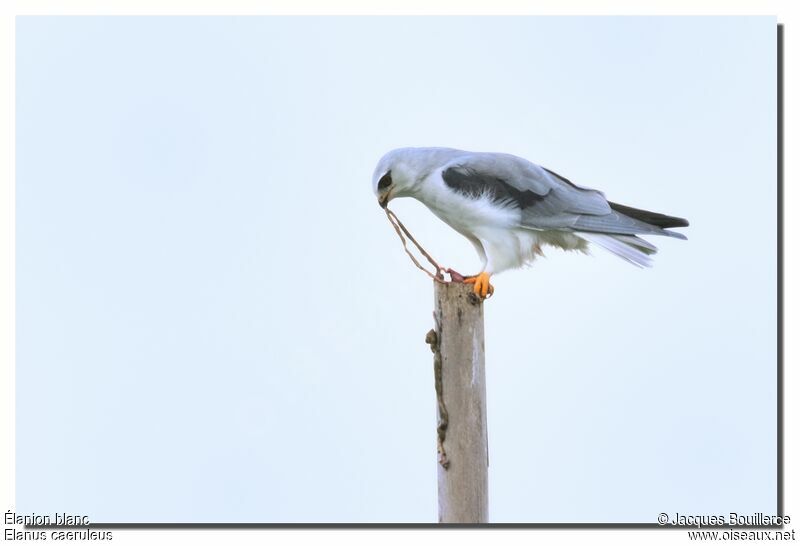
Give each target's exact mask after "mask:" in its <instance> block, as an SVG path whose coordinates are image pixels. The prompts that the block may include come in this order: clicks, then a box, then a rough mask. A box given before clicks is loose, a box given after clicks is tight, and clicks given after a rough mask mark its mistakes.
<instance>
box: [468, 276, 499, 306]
mask: <svg viewBox="0 0 800 546" xmlns="http://www.w3.org/2000/svg"><path fill="white" fill-rule="evenodd" d="M490 277H491V275H489V274H488V273H486V272H485V271H484V272H483V273H479V274H478V275H476V276H474V277H467V278H466V279H464V282H465V283H466V284H474V285H475V286H474V287H473V288H472V291H473V292H474V293H475V294H476V295H477V296H480V298H481V299H486V298H487V297H488V296H491V295H492V294H494V286H492V285H491V284H489V278H490Z"/></svg>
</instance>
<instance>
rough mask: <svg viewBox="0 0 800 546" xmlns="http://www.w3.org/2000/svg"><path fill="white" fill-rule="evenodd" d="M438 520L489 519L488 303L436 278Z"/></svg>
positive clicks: (466, 288)
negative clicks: (485, 331)
mask: <svg viewBox="0 0 800 546" xmlns="http://www.w3.org/2000/svg"><path fill="white" fill-rule="evenodd" d="M433 285H434V297H435V310H434V319H435V322H436V328H435V330H432V331H431V332H429V334H428V338H427V339H426V341H428V343H429V344H430V345H431V350H432V351H433V353H434V372H435V375H436V395H437V403H438V404H437V414H438V417H439V423H438V427H437V442H438V448H439V465H438V472H439V522H440V523H487V522H488V511H489V510H488V466H489V453H488V450H489V448H488V442H487V433H486V370H485V362H484V341H483V303H482V302H481V301H480V299H479V298H477V297H476V296H475V295H474V294H473V292H472V286H470V285H465V284H461V283H449V284H442V283H439V282H434V283H433Z"/></svg>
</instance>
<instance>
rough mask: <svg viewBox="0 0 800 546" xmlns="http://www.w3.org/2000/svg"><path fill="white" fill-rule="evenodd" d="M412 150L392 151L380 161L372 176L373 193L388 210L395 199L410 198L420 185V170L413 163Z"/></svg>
mask: <svg viewBox="0 0 800 546" xmlns="http://www.w3.org/2000/svg"><path fill="white" fill-rule="evenodd" d="M413 159H414V158H413V154H412V153H411V149H408V148H401V149H398V150H392V151H391V152H389V153H387V154H386V155H385V156H383V157H382V158H381V160H380V161H378V166H377V167H375V172H374V173H373V175H372V191H373V192H375V197H377V198H378V204H379V205H380V206H381V207H383V208H386V206H387V205H388V204H389V201H391V200H392V199H394V198H395V197H409V196H412V195H413V194H414V188H415V187H416V186H417V185H418V184H419V182H420V177H419V168H418V166H417V165H416V162H415V161H413Z"/></svg>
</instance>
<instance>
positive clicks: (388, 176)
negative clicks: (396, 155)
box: [378, 171, 392, 190]
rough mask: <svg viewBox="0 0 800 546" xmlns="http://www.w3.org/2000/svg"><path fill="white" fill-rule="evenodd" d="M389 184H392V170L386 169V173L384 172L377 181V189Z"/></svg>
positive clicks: (384, 187)
mask: <svg viewBox="0 0 800 546" xmlns="http://www.w3.org/2000/svg"><path fill="white" fill-rule="evenodd" d="M391 185H392V171H387V173H386V174H384V175H383V176H382V177H381V179H380V181H379V182H378V189H379V190H385V189H386V188H388V187H389V186H391Z"/></svg>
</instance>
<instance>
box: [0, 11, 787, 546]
mask: <svg viewBox="0 0 800 546" xmlns="http://www.w3.org/2000/svg"><path fill="white" fill-rule="evenodd" d="M797 4H798V3H797V2H796V1H795V0H780V1H777V0H776V1H756V0H753V1H744V0H739V1H728V2H715V1H710V0H671V1H667V0H660V1H648V2H642V1H633V0H627V1H622V0H619V1H614V2H591V1H588V0H582V1H581V0H540V1H538V2H536V4H535V5H534V4H532V3H526V2H522V1H519V0H495V1H488V0H487V1H477V0H463V1H459V2H456V1H444V0H405V1H393V2H383V3H381V4H379V5H376V4H375V3H374V2H373V3H370V2H368V1H367V0H349V1H341V0H337V1H336V2H335V4H334V3H332V2H324V1H321V0H316V1H311V0H304V1H297V0H295V1H292V0H280V1H277V0H273V1H270V2H263V1H262V2H257V1H252V0H228V1H225V0H198V1H195V2H185V1H184V2H182V1H178V0H139V1H136V0H125V1H114V2H111V1H108V0H106V1H100V0H94V1H92V0H83V1H78V0H69V1H67V0H62V1H56V0H50V1H45V0H41V1H33V0H31V1H23V0H17V1H9V0H6V2H2V3H0V29H2V32H1V34H2V36H3V38H2V40H0V73H2V78H3V80H5V81H4V82H3V85H0V99H1V100H0V104H4V105H6V106H5V108H0V127H3V128H5V130H3V131H0V172H2V173H3V174H4V176H3V182H4V184H5V187H4V188H3V190H2V191H0V211H2V212H0V218H2V220H1V221H0V310H2V312H0V378H1V379H0V390H1V391H2V392H0V400H1V402H0V408H1V409H0V434H1V435H2V439H3V441H2V442H1V443H0V445H2V448H0V494H2V498H3V499H5V503H3V505H0V509H2V511H3V512H5V511H6V510H8V509H12V510H13V506H14V501H13V499H14V496H15V484H14V457H15V448H14V443H13V438H14V407H15V406H14V404H15V401H14V385H15V380H14V377H15V376H14V365H13V363H14V320H13V318H14V294H15V292H14V271H15V269H14V268H15V263H14V256H15V254H14V203H15V200H14V195H15V193H14V184H13V182H12V181H13V180H14V174H15V171H14V157H15V156H14V154H15V151H14V112H15V110H14V90H15V87H14V86H15V83H14V43H15V42H14V40H15V20H14V18H15V16H16V15H89V14H94V15H100V14H109V15H184V14H192V15H256V14H259V15H273V14H274V15H277V14H298V15H301V14H317V15H330V14H337V15H347V14H362V15H368V14H385V15H396V14H409V15H410V14H429V15H444V14H447V15H453V14H461V15H473V14H493V15H521V14H527V15H578V14H580V15H777V16H778V22H779V23H781V24H783V25H784V101H785V104H784V123H785V125H784V151H785V160H784V169H785V170H784V206H785V237H784V244H785V255H784V264H785V269H784V279H785V291H784V296H785V299H784V302H785V321H784V332H785V342H786V343H785V353H784V355H785V363H784V389H785V391H784V400H785V408H784V409H785V413H784V425H785V428H784V432H785V437H784V439H785V444H784V447H785V451H784V472H785V474H784V478H785V481H784V492H785V496H784V501H785V513H786V514H789V515H791V516H793V519H794V518H797V519H796V520H795V521H796V522H798V523H797V524H795V522H793V525H792V526H791V527H795V528H800V510H797V507H798V503H797V472H796V467H795V465H793V464H792V461H796V460H798V452H797V436H798V435H797V431H798V429H799V428H800V427H798V421H797V419H796V416H797V407H798V406H797V403H796V402H795V400H794V396H793V395H794V393H797V392H798V389H797V386H798V381H797V372H796V371H795V366H796V365H797V337H794V338H793V333H795V334H796V333H797V332H798V331H800V330H799V329H798V320H797V303H798V300H797V291H796V289H795V284H794V283H793V282H792V281H793V279H796V278H798V267H797V266H798V246H797V237H796V235H797V227H798V221H797V220H796V219H795V216H794V214H795V213H797V212H798V211H800V208H799V207H798V206H797V205H798V192H797V191H796V189H795V187H794V181H795V176H794V173H795V169H794V166H795V158H794V157H793V155H792V153H791V151H792V150H795V149H797V148H796V146H795V144H796V138H795V131H794V129H795V127H797V111H796V109H795V108H794V107H793V103H792V100H791V98H792V97H796V96H798V95H797V85H796V84H797V72H798V66H800V63H798V55H797V49H798V48H797V43H798V42H797V40H796V39H795V36H797V33H798V32H800V25H798V21H800V17H798V15H797V12H798V10H797V9H793V8H794V7H795V5H797ZM742 252H747V249H742ZM719 274H720V275H724V274H725V272H724V271H720V272H719ZM743 289H746V287H743ZM731 433H732V434H736V431H735V430H732V431H731ZM3 528H5V525H4V526H3ZM113 536H114V539H113V543H115V544H141V543H146V544H151V543H156V544H162V543H164V544H200V545H204V544H219V543H223V544H228V543H236V544H259V545H261V544H264V543H265V541H267V542H275V541H278V542H279V543H280V544H290V545H292V544H304V543H306V542H308V541H314V542H317V541H324V542H325V543H334V544H336V543H346V544H354V545H360V544H364V545H367V544H369V545H371V544H373V543H374V542H376V541H380V542H381V543H386V544H406V543H407V542H408V541H409V540H414V541H416V540H427V539H430V540H436V541H437V542H439V543H445V544H446V543H450V542H456V541H457V542H458V543H459V544H460V545H464V546H466V545H469V544H485V543H486V542H487V541H490V542H495V541H502V542H503V543H508V544H520V545H525V546H529V545H530V544H532V543H533V542H542V543H545V544H574V543H592V544H594V543H600V544H603V543H608V544H636V545H638V544H644V543H646V544H675V543H686V542H689V540H688V537H687V536H686V533H685V531H649V530H603V531H592V530H480V531H447V532H441V531H435V530H399V531H397V530H395V531H381V530H336V531H320V530H259V531H226V530H214V531H196V530H181V531H176V530H169V531H120V530H115V531H114V532H113Z"/></svg>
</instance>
